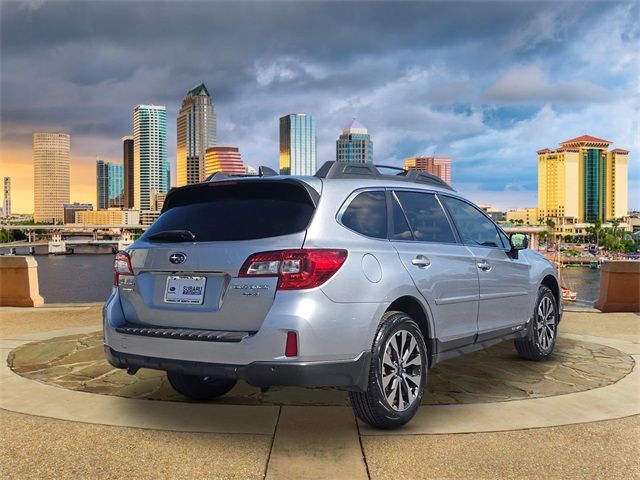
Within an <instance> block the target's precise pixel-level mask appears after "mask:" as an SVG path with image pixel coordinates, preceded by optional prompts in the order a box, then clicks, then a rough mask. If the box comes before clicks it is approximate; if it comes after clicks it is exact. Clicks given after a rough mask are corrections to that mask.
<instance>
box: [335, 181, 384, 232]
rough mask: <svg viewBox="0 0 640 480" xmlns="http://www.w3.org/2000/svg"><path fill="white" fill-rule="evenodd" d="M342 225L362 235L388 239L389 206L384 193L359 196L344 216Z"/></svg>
mask: <svg viewBox="0 0 640 480" xmlns="http://www.w3.org/2000/svg"><path fill="white" fill-rule="evenodd" d="M341 222H342V224H343V225H344V226H345V227H347V228H350V229H351V230H354V231H356V232H358V233H361V234H362V235H366V236H367V237H373V238H387V204H386V201H385V195H384V191H375V192H362V193H360V194H358V195H357V196H356V197H355V198H354V199H353V200H352V201H351V203H350V204H349V206H348V207H347V209H346V210H345V211H344V213H343V214H342V219H341Z"/></svg>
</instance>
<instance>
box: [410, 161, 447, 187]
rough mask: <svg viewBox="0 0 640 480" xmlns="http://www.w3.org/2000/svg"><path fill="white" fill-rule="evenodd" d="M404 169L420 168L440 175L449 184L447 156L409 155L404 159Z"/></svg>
mask: <svg viewBox="0 0 640 480" xmlns="http://www.w3.org/2000/svg"><path fill="white" fill-rule="evenodd" d="M404 169H405V170H421V171H423V172H426V173H430V174H432V175H436V176H438V177H440V178H441V179H442V180H444V181H445V182H447V183H448V184H449V185H451V159H450V158H449V157H411V158H407V159H406V160H405V161H404Z"/></svg>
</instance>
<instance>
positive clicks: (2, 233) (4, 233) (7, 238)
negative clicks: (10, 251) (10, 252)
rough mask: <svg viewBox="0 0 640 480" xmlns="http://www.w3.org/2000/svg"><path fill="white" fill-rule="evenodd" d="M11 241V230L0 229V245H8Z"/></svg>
mask: <svg viewBox="0 0 640 480" xmlns="http://www.w3.org/2000/svg"><path fill="white" fill-rule="evenodd" d="M12 241H13V234H12V233H11V230H7V229H5V228H0V243H8V242H12Z"/></svg>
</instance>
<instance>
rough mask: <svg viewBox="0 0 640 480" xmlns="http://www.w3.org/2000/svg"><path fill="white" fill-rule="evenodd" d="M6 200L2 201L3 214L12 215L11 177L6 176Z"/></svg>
mask: <svg viewBox="0 0 640 480" xmlns="http://www.w3.org/2000/svg"><path fill="white" fill-rule="evenodd" d="M3 190H4V201H3V203H2V214H3V215H4V216H5V217H10V216H11V177H4V189H3Z"/></svg>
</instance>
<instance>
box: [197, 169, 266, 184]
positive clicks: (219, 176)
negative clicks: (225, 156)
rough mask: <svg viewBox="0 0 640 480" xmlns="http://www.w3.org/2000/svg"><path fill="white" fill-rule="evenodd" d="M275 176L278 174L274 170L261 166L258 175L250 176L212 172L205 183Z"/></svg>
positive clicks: (246, 174)
mask: <svg viewBox="0 0 640 480" xmlns="http://www.w3.org/2000/svg"><path fill="white" fill-rule="evenodd" d="M276 175H278V172H276V171H275V170H274V169H272V168H269V167H265V166H262V165H261V166H259V167H258V175H251V174H248V173H225V172H214V173H212V174H211V175H209V176H208V177H207V178H206V179H205V182H220V181H223V180H229V179H230V178H245V177H256V176H258V177H275V176H276Z"/></svg>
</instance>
